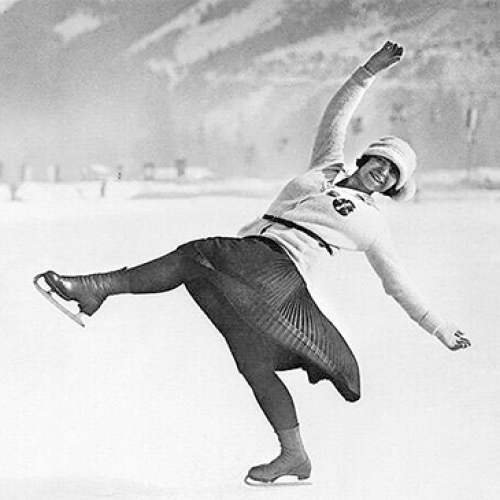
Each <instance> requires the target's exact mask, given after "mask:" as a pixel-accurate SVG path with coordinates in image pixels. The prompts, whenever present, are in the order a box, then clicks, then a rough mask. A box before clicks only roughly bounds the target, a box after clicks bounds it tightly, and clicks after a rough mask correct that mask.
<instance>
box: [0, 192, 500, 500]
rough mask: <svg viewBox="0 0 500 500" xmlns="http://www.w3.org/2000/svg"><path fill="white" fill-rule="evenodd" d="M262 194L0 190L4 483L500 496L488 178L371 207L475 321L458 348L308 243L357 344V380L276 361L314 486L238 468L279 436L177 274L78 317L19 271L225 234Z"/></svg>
mask: <svg viewBox="0 0 500 500" xmlns="http://www.w3.org/2000/svg"><path fill="white" fill-rule="evenodd" d="M266 203H267V202H266V200H263V199H253V198H237V197H227V196H226V197H216V196H207V197H198V198H190V199H174V200H152V199H150V200H116V199H115V200H112V199H103V200H99V199H93V200H85V199H74V200H70V199H68V200H65V201H63V202H59V203H55V202H54V201H51V200H38V201H34V200H33V201H22V202H8V201H3V202H1V203H0V231H1V234H2V238H1V240H0V248H1V256H2V261H1V268H0V276H1V279H0V296H1V298H2V306H1V309H0V316H1V325H2V340H1V344H0V345H1V348H0V390H1V398H2V401H3V404H2V407H1V409H0V450H1V453H0V499H1V500H96V499H103V498H106V499H109V498H112V499H114V500H152V499H155V500H165V499H181V500H190V499H197V500H204V499H217V500H219V499H228V500H233V499H250V498H251V499H262V498H266V499H268V498H273V499H274V498H277V499H280V500H283V499H286V500H289V499H290V500H292V499H299V498H300V499H304V500H308V499H311V500H312V499H314V500H327V499H328V500H329V499H339V500H340V499H342V500H351V499H352V500H393V499H394V500H401V499H404V500H438V499H439V500H442V499H453V500H470V499H471V498H475V499H478V500H479V499H488V500H494V499H497V498H499V495H500V478H499V476H498V464H499V463H500V423H499V422H500V391H499V389H498V380H500V367H499V365H498V359H500V343H499V341H498V339H497V338H496V334H497V328H498V325H499V323H500V321H499V308H498V305H499V303H498V296H499V291H500V273H499V272H498V268H499V264H500V252H499V245H500V238H499V234H500V197H499V196H491V195H490V196H488V198H485V199H480V198H479V199H471V198H470V197H468V199H467V200H461V199H460V197H458V196H457V197H456V198H454V199H447V200H438V199H435V198H433V199H432V200H425V199H423V200H422V201H421V202H419V203H414V204H407V205H404V206H398V207H395V206H393V205H391V206H388V207H386V208H385V209H386V210H387V212H388V217H389V219H390V220H391V224H392V226H393V229H394V235H395V239H396V241H397V242H398V247H399V249H400V252H401V254H402V257H403V259H404V261H405V262H406V264H407V266H408V267H409V269H410V271H411V273H412V275H413V276H414V278H415V279H416V281H417V282H418V283H419V284H420V285H421V288H422V289H423V290H424V291H425V292H426V294H427V295H428V296H429V298H430V299H431V300H432V302H433V303H434V304H435V305H436V307H437V308H438V309H439V310H441V311H442V312H443V314H444V315H446V316H449V317H450V318H451V319H452V320H454V321H455V322H457V323H458V324H459V325H461V326H462V328H463V329H464V330H465V331H467V332H468V333H469V334H470V337H471V339H472V341H473V348H471V349H469V350H467V351H463V352H458V353H452V352H450V351H448V350H446V349H445V348H444V347H443V346H442V345H441V344H440V343H439V342H438V341H436V340H435V339H433V338H431V337H429V336H428V335H427V334H426V333H425V332H423V331H420V330H419V329H418V327H416V326H415V325H414V324H413V323H412V322H410V320H409V319H407V317H406V316H405V315H404V313H403V312H402V311H401V310H400V309H399V308H398V306H397V305H396V304H395V303H394V302H393V301H392V300H391V299H390V298H388V297H386V296H385V295H384V294H383V292H382V290H381V288H380V284H379V282H378V279H377V278H376V276H375V275H374V274H373V273H372V272H371V270H370V269H369V267H368V264H367V263H365V259H364V257H363V256H344V257H341V258H339V259H338V261H337V262H335V263H332V262H330V263H327V262H322V263H321V266H320V269H319V271H318V272H317V273H316V274H315V275H314V276H313V277H312V279H313V278H314V283H315V285H314V288H315V290H316V292H315V293H317V295H318V300H320V301H321V303H322V304H324V308H325V310H327V311H328V312H329V313H330V314H331V315H332V316H333V317H334V318H335V321H337V323H338V324H340V325H342V327H343V331H344V332H345V336H346V337H347V339H348V341H349V343H350V344H351V346H352V348H353V350H354V351H355V353H356V355H357V357H358V360H359V362H360V365H361V369H362V377H363V398H362V400H361V401H360V402H359V403H356V404H348V403H345V402H344V401H343V400H342V398H341V397H340V396H339V395H338V394H337V393H336V392H335V390H334V388H333V387H332V386H331V385H330V384H328V383H326V382H323V383H321V384H319V385H318V386H314V387H313V386H310V385H309V384H308V383H307V380H306V377H305V374H303V373H299V372H292V373H287V374H285V375H284V376H283V378H284V379H285V381H286V382H287V384H288V386H289V387H290V389H291V391H292V393H293V394H294V396H295V399H296V404H297V406H298V411H299V417H300V419H301V423H302V427H303V435H304V440H305V442H306V445H307V447H308V451H309V453H310V455H311V458H312V461H313V468H314V470H313V485H312V486H308V487H295V488H284V487H282V488H275V489H265V488H257V489H255V488H253V489H252V488H249V487H247V486H245V485H244V484H243V483H242V478H243V476H244V474H245V472H246V471H247V470H248V468H249V467H250V466H251V465H253V464H255V463H259V462H261V461H264V460H267V459H270V458H272V457H273V456H274V455H275V454H276V453H277V447H276V443H275V440H274V436H273V434H272V432H271V430H270V428H269V427H268V424H267V423H266V422H265V420H264V418H263V417H262V416H261V414H260V412H259V410H258V409H257V406H256V404H255V403H254V401H253V399H252V396H251V394H250V391H249V389H248V388H247V387H246V385H245V383H244V381H243V379H242V378H241V377H240V376H239V375H238V374H237V372H236V369H235V367H234V364H233V361H232V359H231V357H230V355H229V354H228V351H227V348H226V346H225V344H224V342H223V340H222V338H221V337H220V336H219V335H218V334H217V332H216V331H215V330H214V328H213V327H212V326H211V324H210V323H209V322H208V321H207V320H206V319H205V317H204V316H203V315H202V313H201V312H200V311H199V310H198V309H197V308H196V307H195V305H194V303H193V302H192V301H191V300H190V298H189V297H188V295H187V294H186V292H185V291H184V290H182V289H180V290H176V291H175V292H172V293H170V294H163V295H152V296H141V297H137V296H121V297H113V298H112V299H110V300H109V301H108V302H107V303H106V304H105V305H104V306H103V308H102V309H101V311H100V312H99V314H97V315H96V316H95V317H94V318H92V319H90V320H88V321H87V327H86V328H85V329H82V328H80V327H78V326H77V325H74V324H73V323H71V322H70V321H69V320H68V319H67V318H65V317H64V316H63V315H62V314H59V313H58V312H57V311H56V309H54V308H53V307H51V306H50V304H49V303H48V302H46V301H44V300H43V298H42V297H41V296H39V294H38V293H37V292H36V291H35V289H34V288H33V286H32V284H31V281H32V277H33V276H34V275H35V274H36V273H38V272H41V271H44V270H47V269H49V268H55V269H56V270H57V271H59V272H63V273H64V272H68V273H86V272H95V271H100V270H102V271H105V270H111V269H114V268H118V267H121V266H124V265H133V264H137V263H140V262H142V261H145V260H148V259H151V258H153V257H156V256H158V255H160V254H163V253H165V252H167V251H169V250H170V249H173V248H175V246H176V245H178V244H180V243H182V242H184V241H187V240H188V239H192V238H196V237H203V236H210V235H217V234H219V235H232V234H234V233H235V232H236V230H237V228H238V227H239V226H240V225H241V224H242V223H243V222H245V221H247V220H248V219H249V218H251V217H253V216H254V215H256V214H258V213H260V212H261V211H262V210H263V209H264V208H265V206H266ZM329 267H330V268H331V269H329ZM328 295H329V296H330V297H331V298H332V300H331V302H330V303H329V304H327V302H326V300H325V299H326V297H327V296H328Z"/></svg>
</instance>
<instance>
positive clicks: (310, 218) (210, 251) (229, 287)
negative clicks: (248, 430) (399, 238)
mask: <svg viewBox="0 0 500 500" xmlns="http://www.w3.org/2000/svg"><path fill="white" fill-rule="evenodd" d="M402 54H403V49H402V47H400V46H399V45H397V44H395V43H391V42H387V43H386V44H385V45H384V46H383V47H382V48H381V49H380V50H378V51H377V52H376V53H374V54H373V55H372V56H371V57H370V58H369V60H368V61H367V63H366V64H365V65H364V66H362V67H360V68H358V69H357V70H356V71H355V72H354V74H353V75H352V76H351V77H350V78H349V79H348V80H347V81H346V82H345V83H344V85H343V86H342V87H341V88H340V89H339V90H338V92H337V93H336V94H335V95H334V96H333V98H332V99H331V101H330V102H329V103H328V105H327V107H326V110H325V112H324V115H323V117H322V120H321V123H320V126H319V130H318V133H317V136H316V140H315V144H314V148H313V153H312V158H311V162H310V168H309V169H308V171H307V172H306V173H304V174H302V175H299V176H298V177H296V178H294V179H293V180H291V181H290V182H289V183H288V184H287V185H286V186H285V187H284V189H283V190H282V191H281V193H280V194H279V195H278V197H277V198H276V200H275V201H274V202H273V203H272V204H271V206H270V207H269V208H268V210H267V211H266V213H265V214H263V216H262V217H259V218H258V219H257V220H255V221H253V222H251V223H249V224H248V225H246V226H245V227H243V228H242V229H241V231H240V232H239V234H238V237H214V238H207V239H200V240H195V241H191V242H189V243H186V244H184V245H182V246H180V247H179V248H177V249H176V250H175V251H173V252H171V253H169V254H167V255H164V256H162V257H160V258H158V259H156V260H153V261H151V262H147V263H145V264H142V265H139V266H137V267H133V268H130V269H128V268H125V269H120V270H118V271H114V272H110V273H103V274H91V275H85V276H66V275H60V274H58V273H56V272H53V271H47V272H45V273H43V274H40V275H38V276H37V277H36V278H35V284H36V285H37V287H38V288H39V289H40V290H41V291H42V292H43V293H44V294H45V295H46V296H47V297H48V298H50V299H51V300H52V301H55V300H56V299H55V298H53V297H52V294H55V295H56V296H58V297H60V298H62V299H64V300H66V301H76V302H77V303H78V306H79V308H80V310H81V313H80V314H85V315H87V316H92V315H93V314H94V313H95V312H96V311H97V310H98V309H99V308H100V307H101V305H102V303H103V302H104V300H105V299H106V298H107V297H109V296H110V295H117V294H124V293H131V294H144V293H162V292H167V291H169V290H173V289H174V288H177V287H178V286H180V285H184V286H185V287H186V289H187V290H188V292H189V293H190V294H191V296H192V297H193V299H194V300H195V301H196V303H197V304H198V305H199V307H200V308H201V309H202V310H203V311H204V312H205V313H206V315H207V316H208V318H209V319H210V320H211V321H212V322H213V324H214V325H215V326H216V327H217V329H218V330H219V331H220V332H221V333H222V335H223V336H224V338H225V340H226V342H227V344H228V346H229V349H230V351H231V353H232V355H233V357H234V360H235V362H236V365H237V368H238V371H239V372H240V373H241V375H243V377H244V378H245V380H246V381H247V382H248V384H249V385H250V387H251V389H252V391H253V393H254V394H255V398H256V399H257V403H258V404H259V405H260V407H261V409H262V411H263V412H264V414H265V416H266V417H267V419H268V421H269V423H270V424H271V426H272V428H273V429H274V431H275V433H276V435H277V437H278V440H279V444H280V446H281V451H280V453H279V455H278V456H277V458H275V459H274V460H272V461H271V462H270V463H265V464H262V465H257V466H255V467H252V468H251V469H250V470H249V472H248V475H247V478H246V480H247V481H248V482H250V483H254V484H255V483H257V484H263V483H273V482H274V481H275V480H276V479H278V478H280V477H282V476H294V477H295V478H298V479H299V480H304V479H307V478H309V477H310V474H311V462H310V460H309V457H308V455H307V453H306V450H305V448H304V445H303V443H302V439H301V434H300V427H299V422H298V419H297V413H296V410H295V406H294V403H293V400H292V397H291V395H290V393H289V392H288V390H287V388H286V387H285V385H284V384H283V382H282V381H281V379H280V378H279V377H278V375H277V372H279V371H284V370H293V369H297V368H301V369H303V370H305V371H306V373H307V376H308V378H309V381H310V382H311V383H312V384H315V383H317V382H319V381H320V380H329V381H330V382H331V383H332V384H333V385H334V386H335V388H336V389H337V390H338V392H339V393H340V394H341V395H342V396H343V397H344V399H345V400H346V401H351V402H354V401H357V400H358V399H359V398H360V380H359V370H358V364H357V361H356V358H355V357H354V354H353V353H352V351H351V349H350V348H349V346H348V344H347V343H346V341H345V340H344V338H343V337H342V335H341V333H340V332H339V331H338V330H337V328H336V327H335V325H333V324H332V323H331V322H330V320H329V319H328V318H327V317H326V316H325V315H324V314H323V313H322V312H321V311H320V309H319V308H318V306H317V305H316V303H315V302H314V300H313V298H312V297H311V295H310V293H309V291H308V289H307V286H306V284H305V281H304V279H303V275H302V273H303V271H304V270H305V269H306V268H308V267H309V266H311V265H313V263H314V260H315V257H316V256H318V255H320V254H322V253H324V252H328V254H330V255H331V256H332V257H334V256H335V255H337V254H338V253H339V252H340V251H342V250H349V251H359V252H364V253H365V255H366V257H367V258H368V261H369V262H370V264H371V266H372V267H373V269H374V270H375V272H376V273H377V275H378V276H379V277H380V279H381V280H382V284H383V287H384V289H385V291H386V292H387V293H388V294H389V295H391V296H392V297H393V298H394V299H395V300H396V301H397V302H398V303H399V304H400V305H401V307H402V308H403V309H404V310H405V311H406V312H407V314H408V315H409V316H410V318H411V319H413V320H414V321H415V322H417V323H418V324H419V325H420V326H421V327H422V328H423V329H424V330H425V331H427V332H428V333H430V334H431V335H433V336H435V337H437V338H438V339H439V340H440V341H441V342H442V343H443V344H444V345H445V346H446V347H448V348H449V349H450V350H453V351H455V350H458V349H462V348H467V347H468V346H470V345H471V344H470V341H469V340H468V339H467V338H466V336H465V335H464V334H463V333H462V332H461V331H460V330H459V329H458V328H457V327H456V326H454V325H453V324H452V323H450V322H446V321H444V320H443V319H441V318H440V317H439V316H438V315H437V314H436V312H435V311H434V310H433V309H432V308H431V307H430V306H429V305H428V304H427V303H426V302H425V301H424V299H423V298H422V297H421V296H420V294H419V292H418V291H417V290H416V288H415V286H414V284H413V283H412V281H411V280H410V279H409V277H408V276H407V275H406V274H405V272H404V271H403V269H401V266H400V265H399V263H398V261H397V259H396V257H395V256H394V252H393V249H392V245H391V242H390V236H389V231H388V229H387V225H386V222H385V221H384V218H383V216H382V214H381V213H380V211H379V210H378V209H377V208H376V205H375V200H374V198H373V197H372V195H373V194H374V193H379V194H382V195H386V196H389V197H391V198H393V199H395V200H403V199H408V198H410V197H411V196H412V194H413V193H414V191H415V182H414V180H413V174H414V171H415V168H416V157H415V153H414V151H413V150H412V148H411V147H410V145H409V144H407V143H406V142H405V141H403V140H402V139H399V138H397V137H392V136H390V137H382V138H380V139H378V140H375V141H374V142H372V143H371V144H370V145H369V146H368V147H367V149H366V150H365V151H364V152H363V153H362V154H361V156H360V157H359V159H358V160H357V162H356V165H357V170H355V172H354V173H352V174H351V175H348V173H347V172H349V171H350V170H349V169H348V168H346V167H345V165H344V160H343V144H344V138H345V135H346V130H347V126H348V124H349V121H350V119H351V117H352V115H353V112H354V111H355V109H356V107H357V106H358V104H359V102H360V101H361V99H362V97H363V96H364V94H365V92H366V91H367V89H368V88H369V87H370V85H371V84H372V83H373V81H374V80H375V76H376V75H377V74H378V73H379V72H380V71H383V70H385V69H387V68H389V67H391V66H392V65H394V64H396V63H397V62H398V61H399V60H400V59H401V57H402ZM333 300H335V299H334V298H333ZM59 307H63V306H61V305H59Z"/></svg>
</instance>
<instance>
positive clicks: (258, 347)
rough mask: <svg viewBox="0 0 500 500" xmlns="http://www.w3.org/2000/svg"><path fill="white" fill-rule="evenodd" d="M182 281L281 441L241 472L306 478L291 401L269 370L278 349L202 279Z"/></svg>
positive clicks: (259, 477)
mask: <svg viewBox="0 0 500 500" xmlns="http://www.w3.org/2000/svg"><path fill="white" fill-rule="evenodd" d="M186 287H187V289H188V291H189V293H190V294H191V296H192V297H193V298H194V300H195V301H196V302H197V304H198V305H199V306H200V308H201V309H202V310H203V311H204V312H205V314H207V316H208V317H209V318H210V320H211V321H212V322H213V323H214V325H215V326H216V327H217V329H218V330H219V331H220V332H221V333H222V334H223V336H224V338H225V339H226V341H227V343H228V346H229V348H230V350H231V353H232V354H233V357H234V359H235V361H236V364H237V367H238V370H239V372H240V373H241V374H242V375H243V377H244V378H245V380H246V381H247V383H248V385H249V386H250V388H251V389H252V392H253V394H254V395H255V398H256V400H257V403H258V404H259V406H260V408H261V409H262V411H263V413H264V415H265V416H266V418H267V420H268V421H269V423H270V424H271V426H272V427H273V429H274V431H275V433H276V434H277V436H278V440H279V443H280V446H281V452H280V454H279V456H278V457H277V458H276V459H274V460H273V461H272V462H270V463H268V464H262V465H258V466H256V467H252V469H250V471H249V472H248V476H247V477H248V478H249V479H251V480H254V481H258V482H272V481H275V480H276V479H277V478H279V477H281V476H285V475H294V476H297V477H299V479H305V478H308V477H309V476H310V474H311V463H310V461H309V458H308V456H307V454H306V452H305V449H304V446H303V444H302V439H301V436H300V430H299V424H298V420H297V413H296V410H295V405H294V403H293V400H292V396H291V395H290V393H289V391H288V389H287V388H286V386H285V384H284V383H283V382H282V381H281V379H280V378H279V377H278V375H277V374H276V372H275V370H276V367H277V366H278V365H279V364H281V363H280V361H278V358H280V359H282V358H283V356H280V354H281V352H280V351H279V350H278V349H277V350H275V349H274V347H273V344H272V343H271V342H270V341H269V340H266V339H265V337H262V336H261V334H260V333H258V332H255V331H254V330H253V329H252V328H251V327H250V326H249V325H248V324H247V323H246V322H245V321H244V320H243V319H242V318H241V317H240V316H239V315H238V313H237V312H236V311H235V310H234V308H233V307H232V306H231V304H230V303H229V301H228V300H227V299H226V297H225V296H224V294H223V293H222V292H221V291H220V290H219V289H218V288H217V287H216V286H215V285H213V284H212V283H210V282H209V281H208V280H204V279H198V280H193V281H189V282H187V283H186ZM227 292H228V293H229V291H227Z"/></svg>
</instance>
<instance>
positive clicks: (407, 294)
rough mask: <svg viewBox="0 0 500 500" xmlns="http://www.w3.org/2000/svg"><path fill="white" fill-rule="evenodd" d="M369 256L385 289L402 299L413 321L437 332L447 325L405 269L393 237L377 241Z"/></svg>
mask: <svg viewBox="0 0 500 500" xmlns="http://www.w3.org/2000/svg"><path fill="white" fill-rule="evenodd" d="M366 256H367V258H368V261H369V262H370V264H371V266H372V267H373V269H374V270H375V272H376V273H377V275H378V276H379V277H380V279H381V280H382V285H383V287H384V290H385V292H386V293H387V294H388V295H391V296H392V297H393V298H394V299H395V300H396V301H397V302H398V304H399V305H400V306H401V307H402V308H403V309H404V310H405V311H406V313H407V314H408V316H410V318H411V319H413V321H415V322H416V323H418V324H419V325H420V326H421V327H422V328H423V329H424V330H426V331H427V332H428V333H430V334H431V335H435V334H436V332H437V331H438V330H439V329H440V328H442V327H443V325H445V321H443V320H442V319H441V318H440V317H439V316H438V315H437V314H436V313H434V312H433V311H431V309H430V307H429V306H428V304H427V302H426V301H425V300H424V298H423V297H422V296H421V294H420V292H419V290H418V288H417V286H416V285H415V283H414V282H413V280H412V279H411V278H410V277H409V276H408V274H407V273H406V272H405V271H404V270H403V268H402V267H401V265H400V263H399V262H398V259H397V257H396V255H395V252H394V249H393V247H392V243H391V242H390V239H384V240H383V241H381V240H378V241H376V242H375V243H374V244H373V245H372V246H371V247H370V248H369V249H368V250H367V251H366Z"/></svg>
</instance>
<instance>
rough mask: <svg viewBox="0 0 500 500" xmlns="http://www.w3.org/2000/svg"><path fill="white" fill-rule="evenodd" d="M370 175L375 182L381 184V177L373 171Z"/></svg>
mask: <svg viewBox="0 0 500 500" xmlns="http://www.w3.org/2000/svg"><path fill="white" fill-rule="evenodd" d="M370 175H371V176H372V179H373V180H374V181H375V182H376V183H377V184H383V181H382V179H381V178H380V177H379V176H378V175H376V174H374V173H373V172H372V173H371V174H370Z"/></svg>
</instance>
